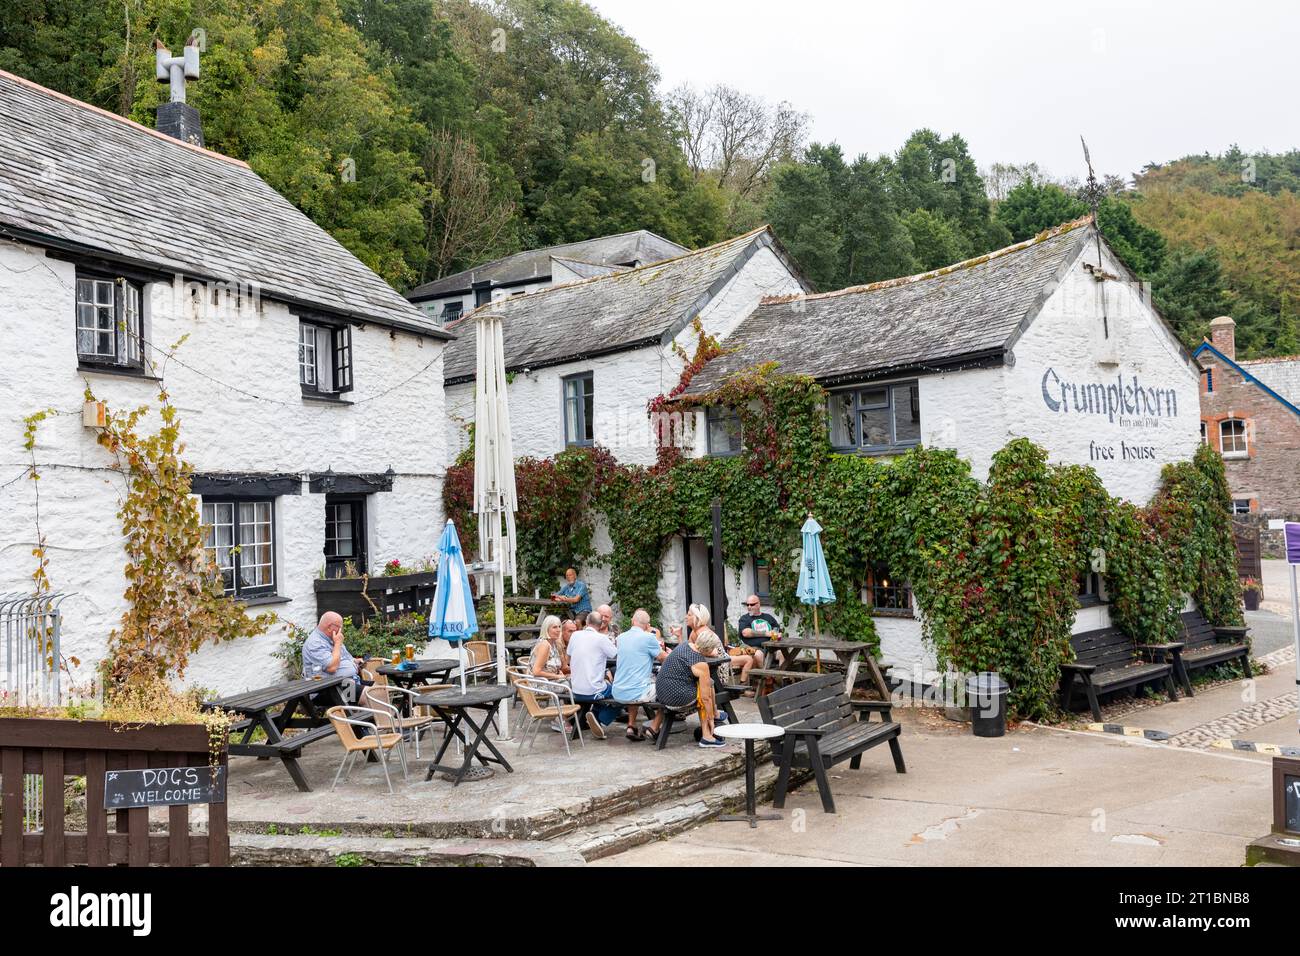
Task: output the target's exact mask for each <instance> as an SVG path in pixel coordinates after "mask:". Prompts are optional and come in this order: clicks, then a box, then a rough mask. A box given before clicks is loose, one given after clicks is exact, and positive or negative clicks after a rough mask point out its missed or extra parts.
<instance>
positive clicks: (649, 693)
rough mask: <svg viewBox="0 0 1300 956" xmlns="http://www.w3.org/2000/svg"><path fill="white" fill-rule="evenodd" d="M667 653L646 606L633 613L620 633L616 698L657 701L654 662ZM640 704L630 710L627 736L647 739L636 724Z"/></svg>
mask: <svg viewBox="0 0 1300 956" xmlns="http://www.w3.org/2000/svg"><path fill="white" fill-rule="evenodd" d="M667 656H668V652H667V651H666V650H664V646H663V643H662V642H661V641H660V637H659V631H658V629H657V628H653V627H651V626H650V615H649V614H647V613H646V610H645V608H641V607H639V608H637V609H636V611H635V612H634V613H633V614H632V627H631V628H629V629H628V630H626V631H624V632H623V633H622V634H620V635H619V636H618V668H617V670H616V671H615V672H614V685H613V688H614V699H615V700H625V701H626V700H654V692H655V682H654V678H653V677H651V676H650V675H651V672H652V671H653V670H654V666H655V664H658V663H661V662H662V661H663V660H664V658H666V657H667ZM636 713H637V706H636V705H635V704H632V705H631V706H629V707H628V709H627V739H628V740H645V732H644V731H643V730H641V728H639V727H638V726H637V724H636Z"/></svg>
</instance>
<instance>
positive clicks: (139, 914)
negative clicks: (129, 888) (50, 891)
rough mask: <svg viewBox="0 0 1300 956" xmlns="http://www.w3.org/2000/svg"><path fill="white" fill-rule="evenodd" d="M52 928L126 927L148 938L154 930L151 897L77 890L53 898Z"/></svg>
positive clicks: (58, 894) (148, 894)
mask: <svg viewBox="0 0 1300 956" xmlns="http://www.w3.org/2000/svg"><path fill="white" fill-rule="evenodd" d="M50 907H51V909H50V925H51V926H59V927H78V926H118V927H122V926H126V927H130V929H131V933H132V935H134V936H148V935H149V932H150V930H151V929H152V928H153V895H152V894H151V893H85V894H83V893H82V892H81V888H80V887H77V886H74V887H72V889H71V890H70V891H69V892H67V893H55V894H54V895H53V896H51V897H50Z"/></svg>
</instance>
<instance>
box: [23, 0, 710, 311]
mask: <svg viewBox="0 0 1300 956" xmlns="http://www.w3.org/2000/svg"><path fill="white" fill-rule="evenodd" d="M195 30H202V31H203V33H202V36H203V40H204V47H205V48H204V51H203V55H202V71H203V73H202V76H201V78H200V79H199V80H198V81H195V82H192V83H191V84H190V85H189V89H188V98H189V102H191V103H192V104H193V105H194V106H196V107H197V108H198V109H199V111H200V113H201V114H202V117H203V125H204V134H205V137H206V140H207V145H208V146H209V147H210V148H212V149H215V150H218V151H220V152H223V153H226V154H227V155H230V156H235V157H237V158H240V159H244V160H247V161H248V162H249V163H250V165H252V167H253V168H254V169H255V170H257V171H258V173H260V174H261V175H262V176H264V177H265V178H266V179H267V181H268V182H270V183H271V185H273V186H274V187H275V188H276V189H277V190H279V191H280V192H281V193H283V194H284V195H285V196H286V197H288V198H289V200H290V201H291V202H293V203H294V204H295V205H296V206H298V208H300V209H302V210H303V212H305V213H306V214H307V215H309V216H311V217H312V218H313V219H314V220H315V221H316V222H318V223H319V224H320V225H321V226H322V227H324V228H325V229H327V230H329V231H330V232H331V233H332V234H333V235H334V236H335V238H337V239H338V240H339V241H340V242H342V243H343V244H344V245H345V246H347V247H348V248H349V249H350V250H352V251H353V252H354V253H355V254H356V255H357V256H358V257H360V258H361V259H362V260H363V261H364V262H366V264H367V265H369V266H371V267H372V268H374V269H375V270H376V271H377V272H379V273H380V274H381V275H383V276H384V277H385V278H386V279H388V280H389V281H390V282H392V283H393V284H395V285H397V286H399V287H407V286H410V285H412V284H414V283H416V282H419V281H422V280H425V279H429V278H433V277H435V276H436V275H439V274H445V273H447V272H451V271H455V270H457V269H459V268H464V267H467V266H470V265H474V264H477V263H478V262H481V261H483V260H485V259H490V258H493V257H495V256H498V255H502V254H505V253H509V252H513V251H516V250H517V249H519V248H522V247H527V246H534V245H538V244H546V243H553V242H564V241H570V240H575V239H586V238H590V237H591V236H593V235H601V234H605V233H613V232H622V231H627V230H631V229H640V228H649V229H653V230H655V231H657V232H659V233H661V234H663V235H665V236H667V237H668V238H670V239H674V240H677V241H679V242H682V243H685V244H689V245H699V244H704V243H708V242H712V241H716V240H717V239H720V238H722V232H723V221H724V215H725V203H724V202H723V201H722V200H721V198H720V197H719V196H718V194H717V190H716V189H715V188H714V187H712V186H709V185H707V184H702V183H696V182H695V181H694V179H693V178H692V177H691V176H690V175H689V174H688V172H687V169H686V165H685V161H684V159H683V156H682V153H681V150H680V148H679V147H678V145H677V139H676V132H675V128H674V126H673V123H672V121H671V118H670V116H669V115H668V111H667V108H666V106H665V104H664V102H663V100H662V98H661V97H660V96H659V94H658V93H657V92H656V86H657V84H658V79H659V77H658V74H657V72H656V70H655V68H654V66H653V64H652V63H651V62H650V60H649V58H648V57H647V56H646V54H645V53H644V52H643V51H642V50H641V49H640V48H639V47H638V46H637V45H636V44H635V43H634V42H633V41H632V40H630V39H629V38H628V37H626V36H625V35H623V34H622V33H620V32H619V31H618V30H617V29H616V28H615V27H613V26H612V25H611V24H610V23H608V22H607V21H606V20H604V19H602V18H601V17H600V16H598V15H597V14H596V13H595V12H594V11H593V10H592V9H591V8H590V7H588V6H586V5H585V4H583V3H580V2H577V0H501V2H498V3H495V4H493V5H492V6H490V7H489V6H487V5H485V4H482V3H475V2H472V0H125V2H123V3H119V4H105V3H102V2H100V0H50V2H47V0H14V2H13V3H10V4H8V5H7V7H6V10H5V16H4V17H3V18H0V68H3V69H7V70H11V71H13V72H16V73H18V74H20V75H23V76H27V77H30V78H31V79H33V80H35V81H37V82H38V83H43V84H45V85H48V86H51V87H53V88H55V89H57V90H59V91H61V92H64V93H67V94H69V95H71V96H75V97H77V98H78V99H82V100H87V101H89V102H91V103H94V104H96V105H98V106H102V107H104V108H106V109H110V110H114V111H117V112H119V113H122V114H124V115H128V116H130V117H131V118H133V119H135V120H138V121H139V122H142V123H145V124H146V125H153V121H154V120H153V112H154V107H155V106H156V105H157V104H158V102H159V101H160V100H161V99H162V98H163V97H164V96H165V95H166V87H165V86H160V85H159V84H158V83H156V82H155V81H154V66H153V42H154V40H155V39H158V40H160V41H162V42H163V43H164V44H166V45H167V46H169V47H170V48H172V49H173V50H176V49H178V48H179V47H180V46H181V44H182V43H184V42H185V40H186V38H187V37H189V36H190V35H191V32H192V31H195ZM453 172H454V173H455V174H454V175H453ZM452 210H455V211H456V212H458V213H459V214H458V215H455V216H453V215H450V213H451V211H452Z"/></svg>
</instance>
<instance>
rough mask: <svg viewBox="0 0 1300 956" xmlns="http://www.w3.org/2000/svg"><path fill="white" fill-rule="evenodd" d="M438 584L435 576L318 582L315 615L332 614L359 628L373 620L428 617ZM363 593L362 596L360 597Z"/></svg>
mask: <svg viewBox="0 0 1300 956" xmlns="http://www.w3.org/2000/svg"><path fill="white" fill-rule="evenodd" d="M437 583H438V575H437V574H435V573H431V572H430V573H423V572H422V573H418V574H397V575H380V576H378V577H368V578H318V579H317V580H316V581H315V582H314V585H315V589H316V614H317V615H318V616H319V615H321V614H324V613H325V612H326V611H335V612H337V613H339V614H341V615H342V616H343V617H345V618H351V619H352V623H353V624H355V625H357V626H358V627H360V626H361V625H362V624H364V623H365V622H366V621H368V620H370V619H371V618H372V617H375V616H380V617H384V618H387V619H388V620H390V621H391V620H395V619H396V618H399V617H403V616H405V615H407V614H423V615H424V616H425V617H428V616H429V611H430V609H431V607H432V605H433V595H434V591H435V589H436V585H437ZM363 591H364V593H363Z"/></svg>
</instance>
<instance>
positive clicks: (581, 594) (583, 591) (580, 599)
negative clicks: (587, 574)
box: [551, 568, 591, 617]
mask: <svg viewBox="0 0 1300 956" xmlns="http://www.w3.org/2000/svg"><path fill="white" fill-rule="evenodd" d="M551 600H552V601H558V602H559V603H560V604H567V605H569V613H570V614H572V615H574V616H575V617H577V616H578V615H579V614H590V613H591V593H590V592H589V591H588V590H587V582H586V581H580V580H578V572H577V571H575V570H574V569H573V568H569V569H567V570H566V571H565V572H564V584H563V585H562V586H561V587H560V590H558V591H556V592H554V593H553V594H552V595H551Z"/></svg>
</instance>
